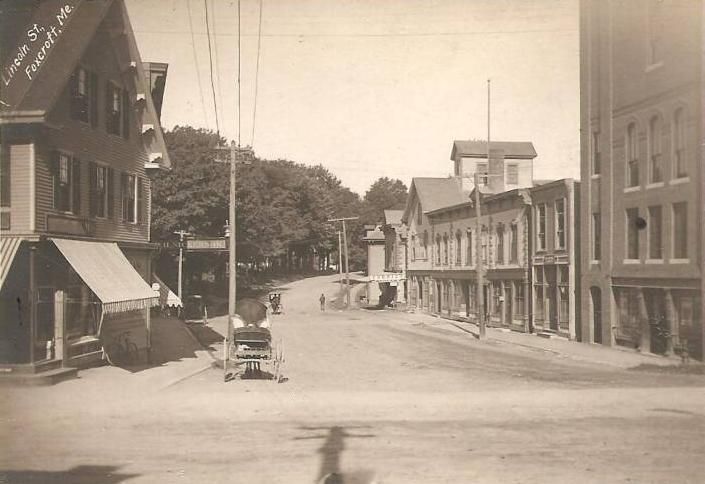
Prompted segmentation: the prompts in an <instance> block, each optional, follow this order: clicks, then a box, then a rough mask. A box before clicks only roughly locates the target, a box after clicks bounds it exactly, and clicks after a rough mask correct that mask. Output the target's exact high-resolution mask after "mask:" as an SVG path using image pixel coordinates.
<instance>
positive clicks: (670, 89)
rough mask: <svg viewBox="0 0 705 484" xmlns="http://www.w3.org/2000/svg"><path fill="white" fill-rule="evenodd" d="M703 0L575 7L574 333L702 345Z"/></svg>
mask: <svg viewBox="0 0 705 484" xmlns="http://www.w3.org/2000/svg"><path fill="white" fill-rule="evenodd" d="M702 27H703V3H702V2H701V1H691V0H647V1H642V0H628V1H613V0H599V1H598V0H583V1H581V7H580V67H581V69H580V76H581V77H580V84H581V99H580V105H581V120H580V122H581V178H582V180H583V182H582V188H581V194H582V195H581V221H582V233H583V238H584V239H585V241H586V243H585V244H583V248H584V250H583V251H582V256H581V265H582V268H583V276H582V298H583V301H584V304H583V307H582V320H583V321H584V324H583V326H582V339H583V341H586V342H592V343H601V344H605V345H622V346H627V347H634V348H639V349H640V350H641V351H644V352H651V353H657V354H671V353H673V352H674V350H677V349H679V347H682V346H686V347H687V348H688V350H689V353H690V354H691V355H695V356H696V357H698V358H702V354H703V337H702V331H703V325H702V317H703V310H702V304H703V299H702V297H701V293H702V279H703V278H702V275H703V274H702V271H703V244H702V241H703V227H705V223H703V222H704V220H703V161H702V157H703V153H702V142H703V86H704V84H703V62H702V61H703V53H704V48H703V45H704V44H703V28H702Z"/></svg>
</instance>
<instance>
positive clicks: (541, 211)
mask: <svg viewBox="0 0 705 484" xmlns="http://www.w3.org/2000/svg"><path fill="white" fill-rule="evenodd" d="M536 248H537V249H538V250H546V205H545V204H543V203H542V204H540V205H537V206H536Z"/></svg>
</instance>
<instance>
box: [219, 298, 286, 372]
mask: <svg viewBox="0 0 705 484" xmlns="http://www.w3.org/2000/svg"><path fill="white" fill-rule="evenodd" d="M236 313H237V316H238V317H236V318H234V320H233V335H232V344H230V346H229V354H228V357H229V360H230V363H231V365H232V366H233V367H235V368H236V369H238V370H241V369H242V367H243V365H244V371H243V372H242V376H244V377H269V378H270V379H272V380H274V381H275V382H278V381H280V379H281V364H282V363H283V361H284V354H283V347H282V344H281V340H280V341H279V342H278V343H277V344H273V343H272V333H271V330H270V328H271V323H270V320H269V311H268V308H267V306H266V305H265V304H263V303H261V302H259V301H257V300H255V299H242V300H240V301H238V302H237V305H236ZM263 365H264V366H265V367H268V368H267V370H268V371H267V372H263V371H262V366H263ZM226 374H227V368H226ZM230 375H231V376H232V374H230ZM226 379H227V376H226Z"/></svg>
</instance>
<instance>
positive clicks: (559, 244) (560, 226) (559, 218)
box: [556, 198, 566, 249]
mask: <svg viewBox="0 0 705 484" xmlns="http://www.w3.org/2000/svg"><path fill="white" fill-rule="evenodd" d="M565 235H566V234H565V199H564V198H559V199H558V200H556V248H557V249H565V247H566V244H565Z"/></svg>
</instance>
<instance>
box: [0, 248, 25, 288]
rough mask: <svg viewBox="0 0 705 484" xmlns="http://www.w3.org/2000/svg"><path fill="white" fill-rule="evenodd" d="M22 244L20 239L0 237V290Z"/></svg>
mask: <svg viewBox="0 0 705 484" xmlns="http://www.w3.org/2000/svg"><path fill="white" fill-rule="evenodd" d="M21 243H22V238H21V237H1V238H0V289H2V286H3V284H4V283H5V278H6V277H7V275H8V274H9V273H10V267H11V266H12V261H14V260H15V255H16V254H17V249H19V248H20V244H21Z"/></svg>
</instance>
